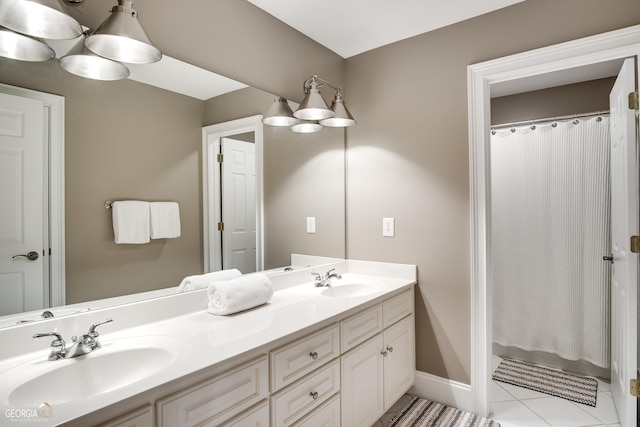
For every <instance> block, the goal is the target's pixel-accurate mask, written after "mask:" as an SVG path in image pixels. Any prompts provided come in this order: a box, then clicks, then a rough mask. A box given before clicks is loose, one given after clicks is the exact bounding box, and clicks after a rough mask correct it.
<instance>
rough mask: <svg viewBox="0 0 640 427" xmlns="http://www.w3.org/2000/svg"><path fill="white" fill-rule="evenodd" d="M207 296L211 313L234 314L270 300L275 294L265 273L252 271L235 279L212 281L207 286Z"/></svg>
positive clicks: (208, 308) (208, 309)
mask: <svg viewBox="0 0 640 427" xmlns="http://www.w3.org/2000/svg"><path fill="white" fill-rule="evenodd" d="M207 296H208V297H209V304H208V306H207V311H208V312H209V313H211V314H216V315H226V314H233V313H237V312H239V311H244V310H248V309H250V308H253V307H257V306H259V305H262V304H266V303H267V302H269V301H270V300H271V297H272V296H273V286H272V284H271V280H269V278H268V277H267V276H265V275H264V274H263V273H252V274H246V275H244V276H242V277H239V278H237V279H233V280H228V281H224V282H213V283H211V284H210V285H209V287H208V288H207Z"/></svg>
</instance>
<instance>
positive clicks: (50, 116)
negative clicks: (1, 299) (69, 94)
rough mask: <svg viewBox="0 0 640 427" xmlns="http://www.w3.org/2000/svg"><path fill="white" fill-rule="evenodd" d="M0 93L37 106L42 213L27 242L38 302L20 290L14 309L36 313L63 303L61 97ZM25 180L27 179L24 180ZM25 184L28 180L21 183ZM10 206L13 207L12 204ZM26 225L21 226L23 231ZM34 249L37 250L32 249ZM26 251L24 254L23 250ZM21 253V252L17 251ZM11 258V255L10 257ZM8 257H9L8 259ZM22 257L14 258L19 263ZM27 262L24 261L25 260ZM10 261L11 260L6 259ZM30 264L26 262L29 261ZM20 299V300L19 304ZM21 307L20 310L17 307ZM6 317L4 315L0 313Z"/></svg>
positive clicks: (12, 90) (2, 87) (5, 89)
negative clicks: (34, 259)
mask: <svg viewBox="0 0 640 427" xmlns="http://www.w3.org/2000/svg"><path fill="white" fill-rule="evenodd" d="M0 93H2V94H5V95H9V96H14V97H18V98H19V99H24V100H25V102H29V101H31V103H33V102H34V101H35V102H36V103H37V104H38V108H39V111H40V113H39V114H40V115H41V120H39V121H40V122H41V124H42V135H41V137H39V138H38V139H39V141H40V142H39V144H40V145H41V148H40V151H41V153H42V159H41V161H39V162H41V164H39V165H37V168H38V169H39V170H41V171H42V180H38V181H39V182H37V185H38V187H39V188H40V190H38V193H39V194H42V196H41V200H39V201H37V204H38V205H39V208H38V211H40V212H42V214H40V215H38V218H33V219H31V220H32V221H38V222H40V223H39V224H37V225H38V226H37V227H36V228H38V229H40V230H41V232H39V233H38V234H39V236H38V237H36V240H34V241H33V242H31V243H30V245H33V246H34V247H33V248H30V249H28V250H29V251H32V252H36V251H37V253H38V258H40V261H41V262H40V264H41V265H40V266H39V267H38V269H39V271H38V273H37V276H38V277H37V280H38V282H39V284H38V287H40V288H41V289H40V290H39V291H38V292H37V294H38V296H37V299H38V300H39V301H38V302H35V300H34V301H32V302H30V303H27V302H26V299H25V298H24V296H25V295H26V293H25V292H26V290H23V295H22V297H20V296H18V297H19V298H17V299H16V300H15V301H14V304H13V305H14V306H15V307H16V309H19V311H24V310H27V311H28V310H39V309H42V308H49V307H56V306H59V305H64V304H65V300H66V298H65V252H64V251H65V244H64V233H65V220H64V97H61V96H58V95H52V94H49V93H44V92H38V91H34V90H30V89H25V88H21V87H15V86H10V85H6V84H0ZM27 178H28V177H27ZM23 181H24V185H28V183H29V180H23ZM12 205H13V204H12ZM28 227H29V224H23V228H24V229H26V228H28ZM36 246H37V248H36ZM25 252H26V251H25ZM21 253H22V252H21ZM12 255H13V254H12ZM9 258H11V256H9ZM22 258H23V257H18V259H20V261H22ZM25 259H27V258H25ZM10 261H11V260H10ZM29 261H30V260H29ZM20 300H22V301H20ZM20 306H21V307H20ZM3 314H6V313H3Z"/></svg>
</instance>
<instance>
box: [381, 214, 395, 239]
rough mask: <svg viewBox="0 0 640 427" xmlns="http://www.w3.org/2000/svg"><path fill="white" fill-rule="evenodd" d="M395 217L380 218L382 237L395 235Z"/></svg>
mask: <svg viewBox="0 0 640 427" xmlns="http://www.w3.org/2000/svg"><path fill="white" fill-rule="evenodd" d="M395 228H396V227H395V219H394V218H382V235H383V236H384V237H393V236H395V233H396V230H395Z"/></svg>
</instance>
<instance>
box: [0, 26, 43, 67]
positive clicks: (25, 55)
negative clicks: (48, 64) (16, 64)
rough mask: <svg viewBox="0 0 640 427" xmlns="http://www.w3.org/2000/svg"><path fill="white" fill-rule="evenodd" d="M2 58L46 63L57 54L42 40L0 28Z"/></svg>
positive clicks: (0, 52) (0, 53) (0, 54)
mask: <svg viewBox="0 0 640 427" xmlns="http://www.w3.org/2000/svg"><path fill="white" fill-rule="evenodd" d="M0 56H2V57H5V58H10V59H17V60H19V61H29V62H44V61H48V60H50V59H52V58H53V57H55V56H56V53H55V52H54V51H53V49H51V47H49V45H47V44H46V43H45V42H43V41H42V40H38V39H36V38H33V37H29V36H25V35H24V34H19V33H16V32H14V31H11V30H8V29H6V28H3V27H0Z"/></svg>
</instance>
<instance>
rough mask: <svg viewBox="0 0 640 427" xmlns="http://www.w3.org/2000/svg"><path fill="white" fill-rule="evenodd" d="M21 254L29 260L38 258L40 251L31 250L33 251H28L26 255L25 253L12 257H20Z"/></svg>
mask: <svg viewBox="0 0 640 427" xmlns="http://www.w3.org/2000/svg"><path fill="white" fill-rule="evenodd" d="M21 256H23V257H25V258H26V259H28V260H29V261H35V260H37V259H38V252H36V251H31V252H29V253H27V254H26V255H24V254H20V255H14V256H12V257H11V259H15V258H18V257H21Z"/></svg>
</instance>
